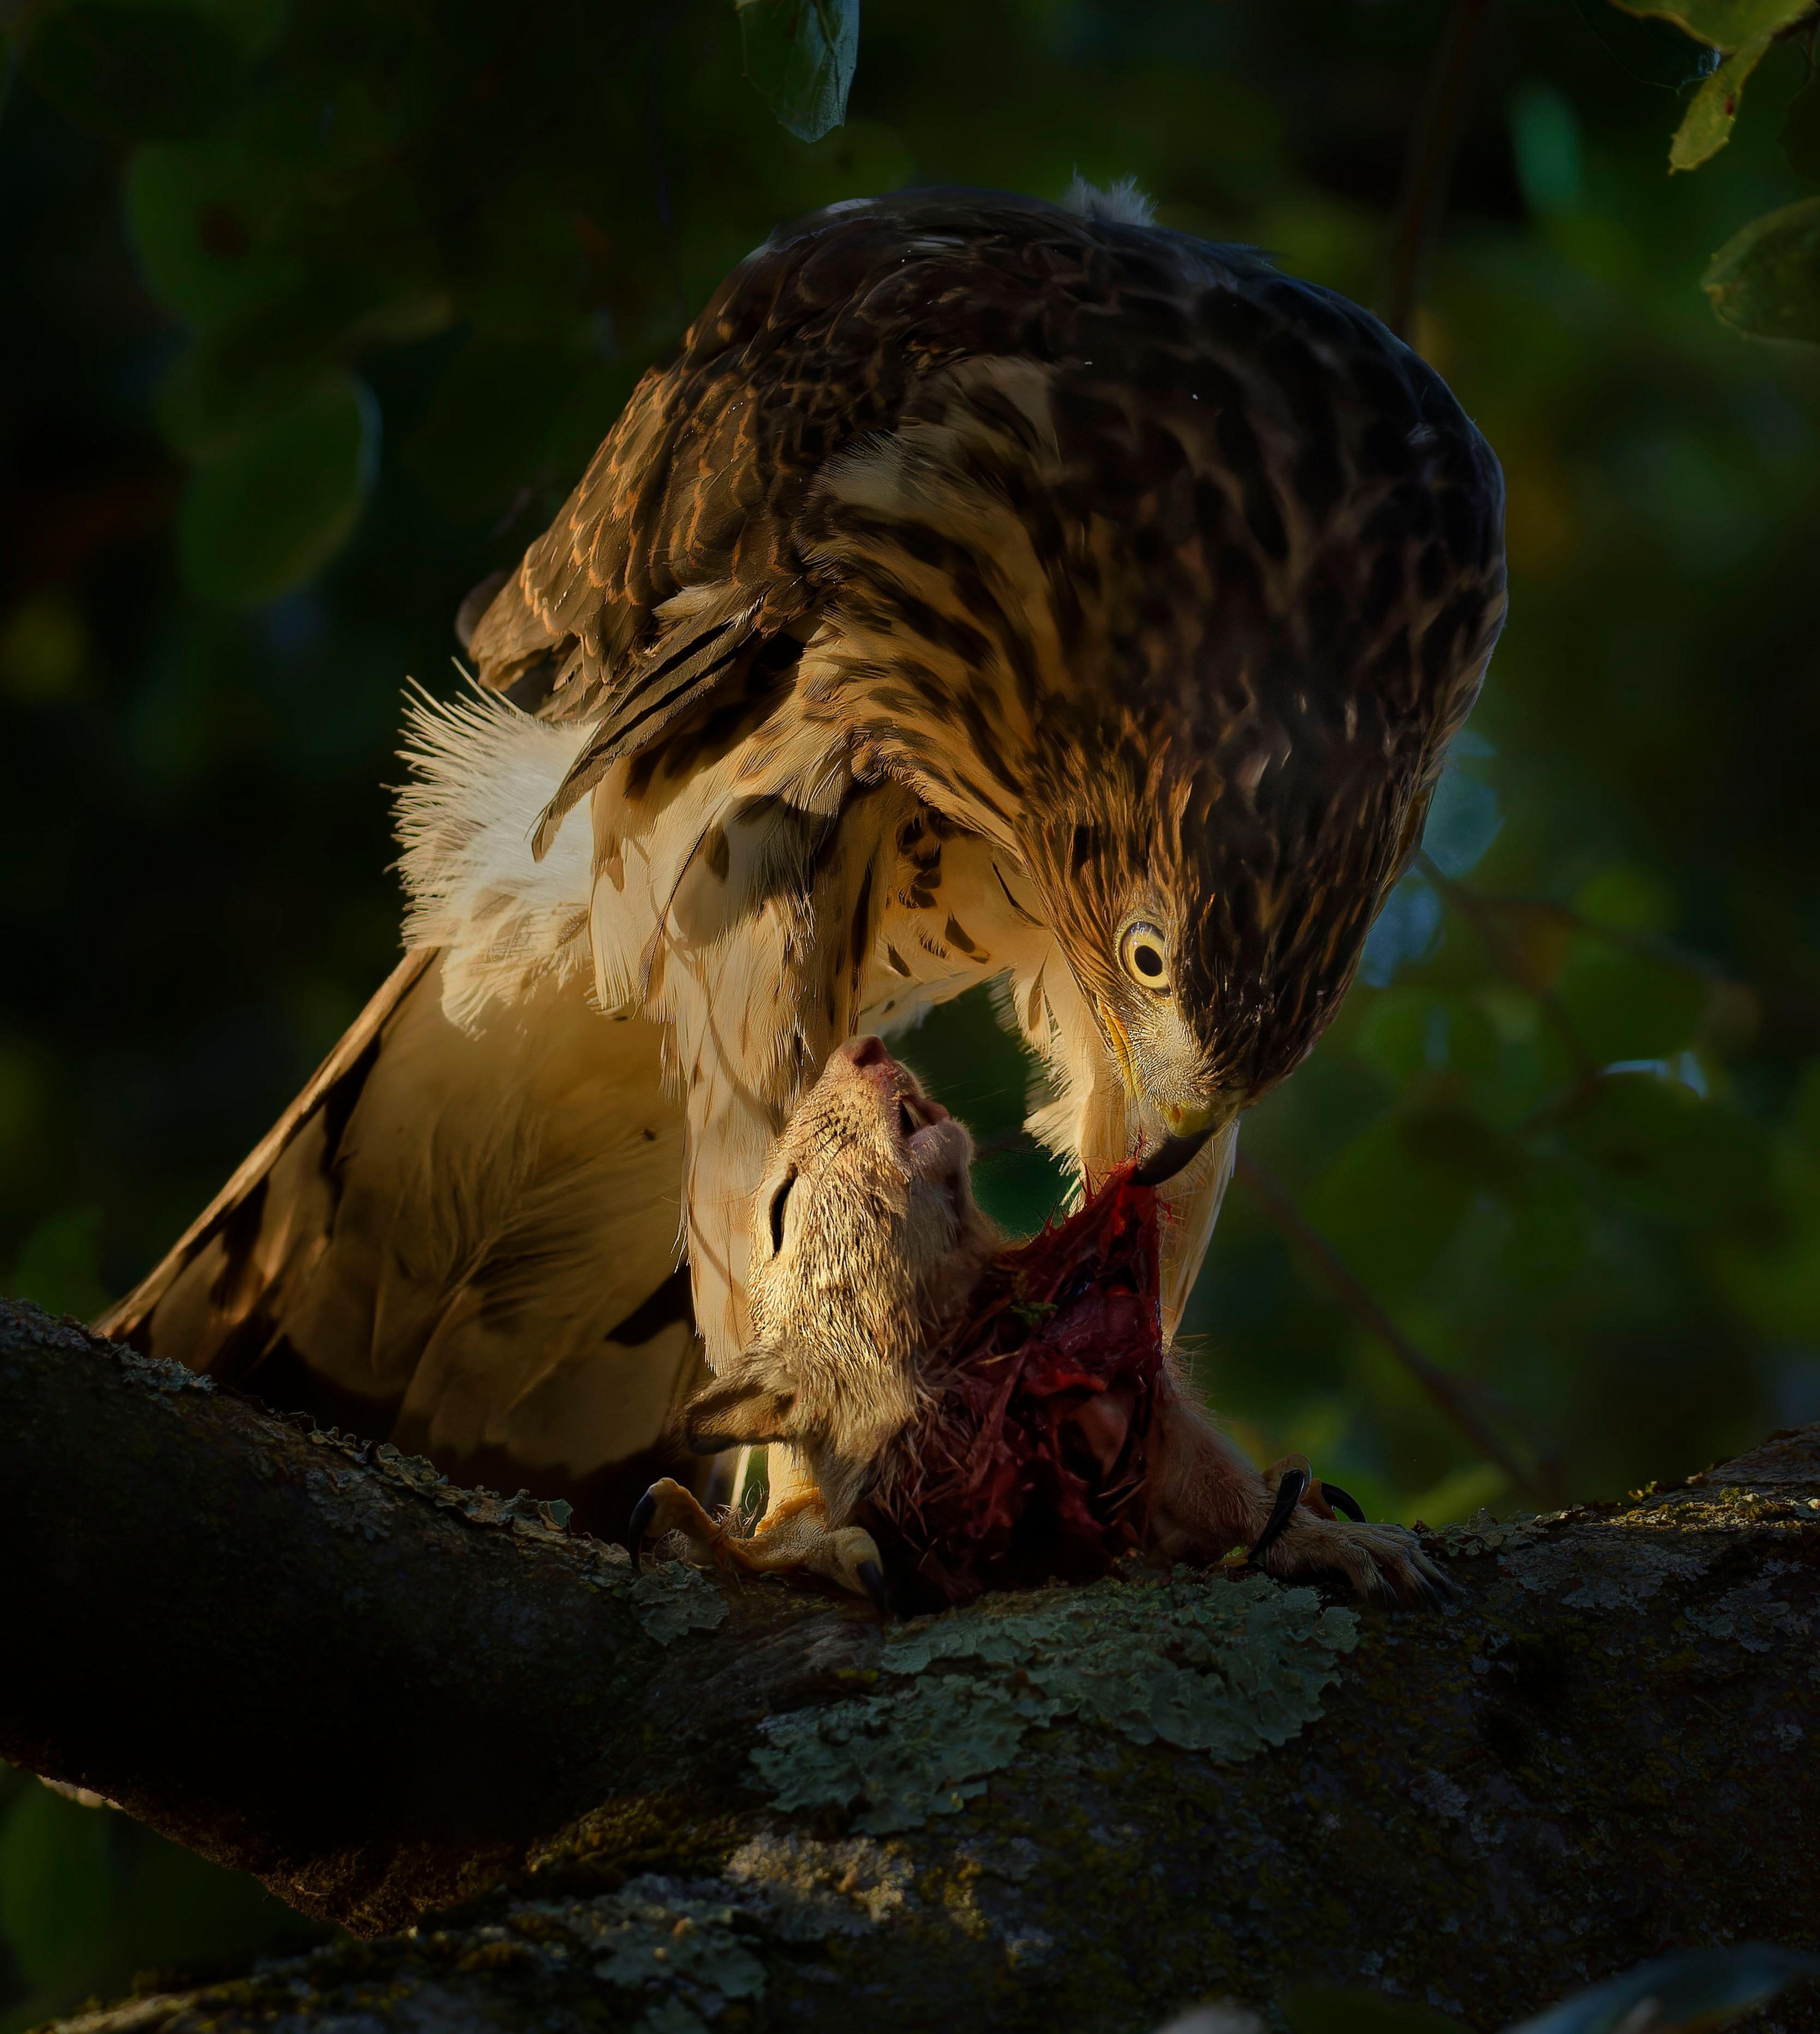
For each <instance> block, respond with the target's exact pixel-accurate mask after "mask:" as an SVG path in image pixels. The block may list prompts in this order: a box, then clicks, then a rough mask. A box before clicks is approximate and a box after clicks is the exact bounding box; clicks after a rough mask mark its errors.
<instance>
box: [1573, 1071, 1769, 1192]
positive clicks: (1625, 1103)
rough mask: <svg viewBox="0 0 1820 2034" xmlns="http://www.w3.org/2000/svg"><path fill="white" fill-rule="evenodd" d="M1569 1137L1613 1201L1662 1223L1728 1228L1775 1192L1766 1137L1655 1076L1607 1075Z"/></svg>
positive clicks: (1717, 1106)
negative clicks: (1764, 1143)
mask: <svg viewBox="0 0 1820 2034" xmlns="http://www.w3.org/2000/svg"><path fill="white" fill-rule="evenodd" d="M1564 1136H1565V1141H1566V1143H1567V1146H1568V1148H1569V1149H1570V1150H1571V1151H1572V1152H1574V1154H1575V1155H1576V1156H1577V1157H1578V1158H1580V1160H1581V1161H1582V1162H1583V1163H1584V1164H1585V1165H1588V1166H1589V1167H1590V1168H1591V1169H1592V1170H1593V1173H1595V1174H1596V1175H1597V1178H1598V1180H1599V1183H1600V1184H1601V1185H1602V1186H1603V1187H1604V1190H1605V1192H1606V1193H1607V1194H1608V1195H1610V1196H1611V1197H1612V1199H1614V1200H1615V1201H1616V1202H1617V1203H1619V1205H1620V1206H1622V1207H1626V1208H1628V1209H1629V1210H1630V1211H1631V1212H1632V1213H1634V1214H1640V1215H1644V1216H1647V1217H1649V1218H1653V1219H1654V1220H1656V1221H1658V1222H1676V1223H1683V1224H1687V1225H1690V1226H1691V1225H1706V1224H1711V1223H1718V1222H1724V1221H1726V1220H1727V1219H1728V1218H1737V1217H1739V1216H1740V1215H1742V1214H1746V1213H1747V1212H1750V1211H1752V1210H1755V1209H1756V1208H1757V1207H1758V1203H1760V1202H1761V1201H1762V1200H1763V1199H1766V1197H1767V1195H1768V1194H1769V1158H1768V1154H1767V1152H1766V1150H1764V1149H1763V1148H1762V1137H1761V1134H1760V1133H1759V1132H1758V1131H1756V1130H1755V1129H1754V1127H1753V1126H1752V1125H1751V1124H1749V1123H1747V1121H1746V1120H1744V1119H1743V1118H1742V1117H1740V1116H1735V1115H1732V1114H1731V1113H1728V1111H1726V1110H1724V1109H1721V1107H1720V1106H1719V1105H1717V1103H1714V1102H1709V1101H1700V1100H1699V1099H1698V1098H1697V1097H1696V1096H1694V1094H1692V1093H1691V1092H1690V1090H1688V1089H1687V1088H1685V1087H1683V1086H1682V1085H1681V1084H1680V1083H1679V1082H1677V1081H1672V1080H1664V1079H1661V1078H1660V1077H1659V1076H1658V1075H1654V1074H1647V1073H1634V1074H1633V1073H1624V1074H1612V1075H1607V1076H1606V1077H1605V1079H1603V1080H1601V1081H1600V1083H1599V1084H1598V1086H1597V1089H1596V1090H1594V1093H1593V1097H1592V1099H1591V1101H1589V1103H1588V1105H1586V1106H1585V1108H1584V1109H1581V1110H1580V1111H1578V1113H1576V1114H1575V1115H1574V1116H1572V1117H1570V1119H1569V1120H1568V1121H1567V1124H1566V1125H1565V1128H1564Z"/></svg>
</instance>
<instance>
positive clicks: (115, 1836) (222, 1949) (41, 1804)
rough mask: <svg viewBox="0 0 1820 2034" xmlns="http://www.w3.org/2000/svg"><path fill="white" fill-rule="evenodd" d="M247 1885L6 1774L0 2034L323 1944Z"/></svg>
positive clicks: (139, 1829)
mask: <svg viewBox="0 0 1820 2034" xmlns="http://www.w3.org/2000/svg"><path fill="white" fill-rule="evenodd" d="M328 1933H329V1931H327V1930H325V1929H324V1928H321V1927H317V1926H316V1925H315V1924H313V1923H310V1922H309V1921H306V1920H305V1919H304V1918H303V1916H302V1915H300V1914H297V1913H294V1912H292V1911H291V1909H290V1908H287V1907H285V1906H283V1905H281V1904H280V1902H279V1901H276V1900H275V1899H273V1898H272V1896H271V1895H270V1894H269V1893H266V1892H265V1891H264V1890H262V1889H261V1887H260V1886H257V1885H256V1884H254V1882H253V1881H252V1880H251V1879H248V1878H238V1877H236V1876H235V1875H233V1874H231V1873H229V1872H225V1871H217V1870H216V1868H215V1867H213V1866H212V1865H208V1864H205V1863H203V1861H202V1859H201V1858H199V1857H196V1856H193V1855H192V1854H191V1853H190V1852H188V1851H186V1850H182V1849H180V1848H178V1846H177V1845H176V1844H172V1843H167V1842H166V1841H164V1840H163V1838H162V1837H156V1836H154V1835H153V1834H152V1832H151V1831H150V1830H149V1829H146V1828H145V1827H144V1826H143V1825H142V1824H141V1823H138V1822H134V1821H133V1820H132V1818H130V1817H129V1816H126V1815H122V1814H118V1813H117V1812H116V1811H114V1810H113V1809H111V1808H98V1807H87V1806H84V1805H83V1804H81V1803H78V1802H76V1801H73V1800H69V1799H66V1798H65V1797H64V1796H62V1795H61V1794H58V1793H56V1792H53V1791H52V1790H51V1788H48V1787H45V1786H42V1785H40V1784H39V1782H38V1781H36V1780H33V1779H31V1778H29V1777H28V1776H27V1775H25V1774H24V1773H9V1772H8V1771H7V1770H6V1768H5V1767H4V1766H0V2034H15V2030H16V2029H19V2028H28V2027H32V2026H36V2025H37V2024H38V2022H39V2021H42V2020H44V2019H47V2018H48V2017H50V2016H51V2014H52V2013H61V2012H63V2011H66V2010H68V2009H69V2008H70V2007H72V2006H77V2005H79V2004H80V2003H81V2002H82V2001H83V2000H84V1999H87V1998H92V1997H96V1996H103V1995H108V1994H118V1993H119V1992H122V1991H126V1988H127V1987H128V1986H129V1985H130V1984H131V1983H133V1980H134V1979H135V1978H136V1977H137V1978H139V1979H140V1980H141V1982H142V1983H147V1984H150V1983H154V1982H156V1976H157V1973H158V1972H159V1970H160V1969H165V1968H172V1967H181V1968H184V1969H190V1970H197V1971H200V1970H205V1969H207V1968H209V1967H211V1966H212V1965H220V1964H221V1963H222V1962H223V1961H225V1960H227V1959H229V1958H231V1957H235V1956H244V1955H245V1954H246V1952H247V1951H249V1950H255V1949H260V1950H272V1951H275V1952H276V1951H280V1950H286V1949H295V1948H302V1947H303V1946H306V1944H308V1943H310V1942H317V1941H320V1940H323V1939H325V1938H326V1937H327V1935H328Z"/></svg>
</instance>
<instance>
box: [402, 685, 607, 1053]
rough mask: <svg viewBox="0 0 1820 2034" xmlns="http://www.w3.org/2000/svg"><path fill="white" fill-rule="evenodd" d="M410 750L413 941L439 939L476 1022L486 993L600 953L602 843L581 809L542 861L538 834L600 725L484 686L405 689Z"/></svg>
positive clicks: (451, 1005)
mask: <svg viewBox="0 0 1820 2034" xmlns="http://www.w3.org/2000/svg"><path fill="white" fill-rule="evenodd" d="M408 697H409V705H408V707H407V711H406V713H405V745H404V747H403V749H402V751H401V752H400V753H401V754H402V756H403V760H404V763H405V764H406V767H407V768H408V769H409V770H410V772H411V782H409V783H408V784H406V785H404V786H403V787H402V788H401V789H400V791H399V794H398V805H397V835H398V842H399V845H400V847H401V848H402V849H403V854H401V855H400V858H399V861H398V868H399V870H400V873H401V874H402V876H403V878H404V887H405V891H406V893H407V897H408V899H409V905H408V908H407V912H406V914H405V921H404V943H405V944H406V946H407V947H411V948H415V947H441V948H443V949H444V950H445V954H446V956H447V958H446V959H445V961H444V963H443V998H442V1004H443V1010H444V1012H445V1015H447V1016H448V1019H449V1021H450V1023H454V1024H459V1025H460V1026H462V1027H463V1029H464V1030H472V1029H473V1028H474V1027H475V1025H476V1024H477V1023H478V1022H479V1020H480V1018H481V1016H482V1013H483V1012H484V1011H485V1010H486V1007H487V1005H488V1004H490V1003H492V1002H493V1001H494V1000H500V1001H504V1002H512V1001H516V1000H517V999H518V998H519V997H520V996H523V995H524V994H525V993H527V991H528V990H529V989H531V988H532V987H533V986H534V985H535V984H536V983H538V982H539V981H542V980H544V979H545V978H547V977H550V976H551V975H554V976H555V978H557V980H558V981H561V980H563V979H564V978H566V977H568V976H569V975H570V974H575V973H576V972H577V971H579V970H584V969H586V968H587V966H589V965H590V955H589V947H588V933H587V912H588V898H589V893H590V891H591V889H592V888H593V884H594V854H593V842H592V839H591V834H590V829H589V827H588V824H587V814H586V812H580V813H578V814H574V815H572V816H571V819H570V823H569V824H567V825H565V826H564V827H562V828H561V830H560V831H558V833H557V836H556V838H555V839H554V841H553V842H551V844H550V851H549V852H548V853H547V854H546V855H545V857H544V858H543V859H542V861H536V860H535V859H534V858H533V857H532V854H531V835H532V833H533V831H535V828H536V825H537V822H538V817H539V816H540V815H541V814H542V811H543V809H544V807H545V806H546V805H548V804H549V802H550V798H551V797H553V796H554V793H555V791H556V788H557V786H558V785H559V784H561V782H562V780H563V779H564V777H565V775H567V774H568V771H569V766H570V765H571V764H572V763H573V762H574V760H575V758H576V753H577V752H578V751H579V750H580V747H581V745H582V744H583V743H584V742H585V741H587V738H588V737H589V735H590V734H591V732H592V730H591V727H589V726H575V725H569V726H552V725H550V723H549V722H545V721H541V720H537V719H533V718H532V716H531V715H529V714H527V713H521V712H520V711H519V709H518V708H517V707H515V706H513V705H512V704H511V703H510V702H509V701H508V700H504V699H501V697H500V696H498V694H497V693H496V692H484V691H482V690H481V689H479V688H478V687H475V689H473V690H472V691H471V692H469V693H468V694H467V695H466V696H463V697H462V698H460V699H457V700H448V701H446V702H445V701H442V700H435V699H433V698H431V696H430V694H429V693H428V692H425V691H424V690H423V689H422V688H421V687H414V688H413V689H412V690H411V693H410V694H409V695H408Z"/></svg>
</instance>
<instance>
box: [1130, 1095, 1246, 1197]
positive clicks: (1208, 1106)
mask: <svg viewBox="0 0 1820 2034" xmlns="http://www.w3.org/2000/svg"><path fill="white" fill-rule="evenodd" d="M1227 1113H1228V1112H1227V1111H1226V1110H1225V1109H1222V1108H1221V1107H1220V1105H1218V1103H1217V1102H1203V1103H1202V1104H1201V1105H1199V1106H1198V1107H1195V1108H1191V1109H1184V1108H1173V1109H1166V1110H1165V1112H1164V1120H1165V1121H1166V1122H1167V1123H1168V1124H1169V1135H1168V1136H1167V1137H1165V1139H1163V1141H1162V1143H1160V1144H1159V1145H1158V1146H1157V1148H1156V1149H1155V1150H1154V1151H1150V1152H1147V1153H1146V1154H1145V1155H1144V1157H1143V1158H1140V1159H1139V1161H1138V1165H1137V1169H1136V1171H1135V1172H1134V1173H1132V1174H1131V1177H1132V1179H1133V1180H1135V1182H1136V1183H1137V1184H1138V1185H1139V1186H1140V1187H1160V1186H1161V1184H1163V1182H1164V1181H1165V1180H1173V1178H1174V1177H1175V1176H1176V1173H1179V1172H1180V1170H1181V1169H1182V1168H1183V1167H1184V1165H1187V1164H1188V1161H1189V1160H1190V1159H1191V1158H1193V1157H1194V1156H1195V1153H1196V1152H1198V1151H1199V1150H1200V1148H1201V1146H1203V1144H1205V1143H1206V1141H1207V1139H1209V1138H1210V1137H1211V1136H1212V1135H1213V1134H1214V1131H1216V1130H1218V1128H1219V1127H1220V1125H1221V1124H1222V1123H1224V1122H1225V1120H1226V1116H1227Z"/></svg>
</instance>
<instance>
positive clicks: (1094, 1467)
mask: <svg viewBox="0 0 1820 2034" xmlns="http://www.w3.org/2000/svg"><path fill="white" fill-rule="evenodd" d="M1162 1360H1163V1359H1162V1328H1161V1318H1160V1311H1159V1307H1158V1250H1157V1202H1156V1195H1154V1193H1153V1192H1151V1191H1150V1188H1147V1187H1140V1186H1138V1185H1135V1184H1133V1182H1132V1180H1131V1174H1130V1170H1129V1169H1126V1170H1124V1171H1123V1172H1120V1173H1115V1174H1113V1176H1112V1178H1111V1179H1109V1180H1108V1181H1107V1182H1106V1183H1105V1185H1104V1186H1103V1187H1102V1188H1101V1189H1100V1191H1099V1192H1098V1193H1096V1194H1095V1195H1094V1196H1093V1198H1092V1199H1090V1201H1088V1202H1087V1203H1086V1206H1085V1207H1083V1208H1082V1209H1081V1210H1079V1213H1078V1214H1073V1215H1071V1216H1070V1217H1069V1218H1068V1220H1067V1221H1066V1222H1061V1223H1060V1224H1057V1225H1053V1226H1051V1227H1049V1228H1047V1229H1045V1230H1044V1231H1043V1232H1042V1233H1041V1235H1040V1236H1037V1237H1032V1238H1031V1240H1030V1241H1029V1242H1028V1243H1025V1244H1019V1246H1018V1247H1017V1248H1015V1249H1013V1250H1008V1251H1006V1252H1003V1253H1002V1254H1001V1255H1000V1256H999V1257H997V1258H996V1259H994V1260H993V1263H991V1264H990V1265H989V1267H987V1269H986V1272H985V1276H984V1277H983V1278H981V1281H980V1283H979V1285H978V1286H977V1287H976V1288H975V1289H974V1293H973V1296H972V1298H971V1299H970V1300H969V1302H968V1304H967V1308H966V1312H965V1313H964V1315H963V1317H962V1318H961V1319H960V1320H959V1321H958V1322H957V1323H955V1326H954V1327H952V1328H951V1330H949V1332H948V1334H947V1336H946V1337H945V1338H944V1340H943V1342H941V1344H940V1346H939V1347H938V1348H937V1349H936V1351H935V1352H934V1353H933V1357H932V1358H931V1360H930V1363H929V1368H928V1372H927V1373H926V1375H927V1386H928V1389H927V1391H926V1394H925V1402H924V1404H923V1406H922V1409H921V1414H920V1416H919V1417H918V1420H916V1421H914V1423H913V1424H911V1426H910V1428H908V1429H907V1430H906V1432H904V1433H902V1434H901V1435H899V1437H898V1439H896V1440H895V1442H894V1443H892V1445H891V1448H890V1450H888V1453H887V1460H886V1462H884V1463H883V1464H882V1465H880V1469H881V1473H880V1477H879V1480H878V1483H877V1485H876V1488H875V1491H874V1495H873V1496H872V1499H871V1500H870V1503H869V1515H868V1516H867V1517H866V1518H865V1520H864V1522H865V1524H866V1525H867V1526H869V1528H870V1529H871V1531H872V1537H874V1538H875V1539H876V1541H878V1543H879V1551H880V1554H881V1556H883V1558H884V1563H885V1566H886V1568H887V1572H888V1574H889V1575H890V1577H891V1582H892V1586H893V1588H894V1589H895V1591H896V1592H897V1593H898V1595H899V1599H900V1601H902V1604H903V1606H904V1607H905V1608H912V1607H913V1606H914V1607H919V1608H935V1607H936V1606H938V1605H940V1604H951V1603H968V1602H971V1601H972V1600H973V1599H974V1597H977V1596H979V1595H980V1594H981V1593H983V1592H984V1591H985V1590H986V1589H1015V1588H1020V1587H1028V1586H1031V1585H1033V1584H1035V1583H1038V1582H1045V1581H1047V1580H1049V1578H1051V1577H1057V1578H1063V1579H1065V1580H1068V1581H1082V1580H1085V1579H1087V1578H1090V1577H1092V1576H1094V1575H1098V1574H1105V1572H1106V1571H1108V1570H1109V1568H1110V1567H1112V1565H1113V1563H1114V1562H1115V1561H1116V1560H1117V1559H1119V1558H1120V1556H1121V1555H1124V1554H1126V1553H1128V1552H1131V1551H1132V1550H1133V1549H1134V1548H1135V1547H1136V1546H1137V1544H1138V1543H1139V1534H1140V1532H1141V1529H1142V1524H1143V1483H1144V1473H1145V1467H1146V1462H1145V1439H1146V1433H1147V1431H1148V1428H1149V1426H1150V1413H1151V1409H1152V1405H1153V1403H1154V1397H1155V1394H1156V1390H1157V1384H1158V1379H1159V1378H1160V1376H1161V1372H1162Z"/></svg>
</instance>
